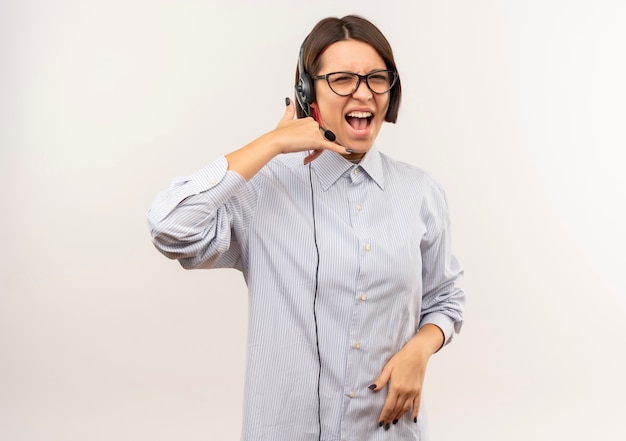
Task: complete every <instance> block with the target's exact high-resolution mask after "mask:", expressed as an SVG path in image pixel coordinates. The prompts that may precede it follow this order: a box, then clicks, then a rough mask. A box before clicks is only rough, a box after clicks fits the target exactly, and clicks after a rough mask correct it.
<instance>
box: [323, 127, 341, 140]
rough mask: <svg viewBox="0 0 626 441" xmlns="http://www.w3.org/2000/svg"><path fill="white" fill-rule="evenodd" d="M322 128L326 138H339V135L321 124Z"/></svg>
mask: <svg viewBox="0 0 626 441" xmlns="http://www.w3.org/2000/svg"><path fill="white" fill-rule="evenodd" d="M320 129H322V130H323V131H324V138H326V139H327V140H329V141H330V142H335V139H337V137H336V136H335V134H334V133H333V132H331V131H330V130H328V129H325V128H324V127H322V126H320Z"/></svg>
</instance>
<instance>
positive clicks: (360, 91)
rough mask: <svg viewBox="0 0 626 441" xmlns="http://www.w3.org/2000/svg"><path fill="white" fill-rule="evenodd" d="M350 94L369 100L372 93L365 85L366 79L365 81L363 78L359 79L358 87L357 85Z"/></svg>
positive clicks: (359, 98)
mask: <svg viewBox="0 0 626 441" xmlns="http://www.w3.org/2000/svg"><path fill="white" fill-rule="evenodd" d="M352 96H353V97H354V98H356V99H358V100H364V101H367V100H370V99H371V98H372V96H373V93H372V91H371V90H370V88H369V86H368V85H367V81H365V78H362V79H361V82H360V83H359V87H357V88H356V90H355V91H354V92H353V93H352Z"/></svg>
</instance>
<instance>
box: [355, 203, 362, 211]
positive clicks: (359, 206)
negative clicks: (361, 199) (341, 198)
mask: <svg viewBox="0 0 626 441" xmlns="http://www.w3.org/2000/svg"><path fill="white" fill-rule="evenodd" d="M354 208H355V210H356V211H361V210H362V209H363V207H361V204H356V205H355V206H354Z"/></svg>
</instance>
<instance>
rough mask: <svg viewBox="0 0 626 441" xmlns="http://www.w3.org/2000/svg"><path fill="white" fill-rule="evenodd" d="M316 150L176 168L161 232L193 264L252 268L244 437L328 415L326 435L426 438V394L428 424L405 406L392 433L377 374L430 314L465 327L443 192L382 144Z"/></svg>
mask: <svg viewBox="0 0 626 441" xmlns="http://www.w3.org/2000/svg"><path fill="white" fill-rule="evenodd" d="M304 156H305V154H304V153H293V154H286V155H280V156H278V157H276V158H275V159H274V160H272V161H271V162H270V163H269V164H267V165H266V166H265V167H264V168H263V169H262V170H261V171H260V172H259V173H257V174H256V175H255V176H254V177H253V178H252V179H251V180H250V181H249V182H247V183H246V181H245V180H244V179H243V178H242V177H241V176H240V175H239V174H237V173H235V172H232V171H228V164H227V161H226V159H225V158H224V157H221V158H218V159H217V160H216V161H214V162H213V163H211V164H209V165H207V166H206V167H204V168H202V169H200V170H198V171H197V172H195V173H194V174H192V175H191V176H189V177H186V178H182V179H176V180H174V181H173V182H172V184H171V186H170V187H169V188H168V189H167V190H166V191H164V192H162V193H161V194H160V195H159V196H158V197H157V199H156V201H155V202H154V204H153V206H152V208H151V209H150V211H149V212H148V221H149V224H150V228H151V232H152V235H153V239H154V244H155V245H156V247H157V248H158V249H159V251H161V252H162V253H163V254H164V255H165V256H167V257H169V258H171V259H178V261H179V262H180V263H181V265H182V266H183V267H184V268H218V267H232V268H237V269H238V270H240V271H241V272H242V273H243V276H244V277H245V280H246V283H247V285H248V289H249V328H248V352H247V369H246V384H245V397H244V415H243V432H242V440H243V441H317V440H318V436H319V432H320V421H321V439H322V440H324V441H340V440H341V441H379V440H380V441H382V440H385V441H401V440H402V441H404V440H407V441H408V440H411V441H414V440H420V441H425V440H427V439H428V434H427V431H426V419H425V409H424V406H423V405H422V406H421V407H420V416H419V419H418V423H417V424H415V423H414V422H413V421H412V420H411V417H410V414H406V415H405V416H404V417H403V418H402V419H401V420H400V421H399V422H398V423H397V424H396V425H393V426H391V428H390V429H389V430H388V431H385V430H384V429H383V428H381V427H379V426H378V416H379V414H380V412H381V410H382V408H383V405H384V401H385V398H386V395H387V390H386V389H384V390H381V391H379V392H372V391H370V390H369V389H368V385H370V384H371V383H372V382H373V381H374V380H375V379H376V378H377V377H378V375H379V374H380V372H381V370H382V368H383V366H384V365H385V363H386V362H387V361H388V360H389V358H390V357H392V356H393V355H394V354H395V353H396V352H398V351H399V350H400V349H401V348H402V346H403V345H404V344H405V343H406V342H407V341H408V340H409V339H411V338H412V337H413V336H414V335H415V333H416V332H417V331H418V329H419V328H420V327H421V326H423V325H424V324H426V323H433V324H435V325H437V326H439V327H440V328H441V329H442V330H443V332H444V334H445V341H446V343H448V342H449V341H450V339H451V338H452V336H453V334H454V333H455V332H459V331H460V328H461V323H462V315H463V305H464V301H465V295H464V293H463V291H462V290H461V289H460V288H458V287H457V286H456V285H455V283H456V282H457V281H458V280H459V278H460V277H461V275H462V270H461V268H460V266H459V264H458V263H457V260H456V259H455V258H454V257H453V256H452V254H451V252H450V225H449V216H448V209H447V204H446V199H445V195H444V192H443V191H442V189H441V187H440V186H439V185H438V184H437V183H436V182H435V181H434V180H433V179H432V178H431V177H430V176H429V175H428V174H426V173H424V172H423V171H421V170H419V169H417V168H415V167H413V166H410V165H407V164H404V163H401V162H397V161H394V160H392V159H390V158H389V157H388V156H386V155H384V154H382V153H380V152H379V151H378V150H377V149H376V147H374V148H372V150H370V152H369V153H368V154H367V155H365V157H364V158H363V159H362V161H361V162H360V164H353V163H351V162H350V161H347V160H346V159H345V158H343V157H341V156H340V155H338V154H336V153H333V152H330V151H325V152H324V153H323V154H322V155H321V156H320V157H319V158H318V159H316V160H315V161H313V162H312V164H311V166H310V167H311V169H309V166H305V165H303V163H302V160H303V158H304ZM312 194H313V200H312ZM313 201H314V202H313ZM313 215H314V216H315V223H314V221H313ZM316 245H317V246H316ZM318 253H319V265H318ZM316 274H317V283H316ZM316 286H317V289H316ZM316 291H317V293H316ZM216 294H219V295H226V293H216ZM314 304H315V314H314ZM316 322H317V339H316ZM317 341H319V357H318V349H317V343H316V342H317ZM320 366H321V370H320ZM318 381H319V393H318ZM318 403H321V406H319V414H318Z"/></svg>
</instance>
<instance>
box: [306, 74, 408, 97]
mask: <svg viewBox="0 0 626 441" xmlns="http://www.w3.org/2000/svg"><path fill="white" fill-rule="evenodd" d="M311 78H312V79H314V80H326V82H327V83H328V86H329V87H330V90H332V91H333V92H335V93H336V94H337V95H339V96H348V95H352V94H353V93H354V92H356V91H357V89H358V88H359V86H360V85H361V80H365V84H367V87H369V89H370V90H371V91H372V92H374V93H376V94H379V95H380V94H383V93H387V92H389V91H390V90H391V88H392V87H393V86H394V85H395V84H396V81H397V80H398V73H397V72H396V71H395V70H391V69H380V70H375V71H373V72H370V73H368V74H367V75H359V74H357V73H354V72H330V73H327V74H325V75H316V76H314V77H311Z"/></svg>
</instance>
